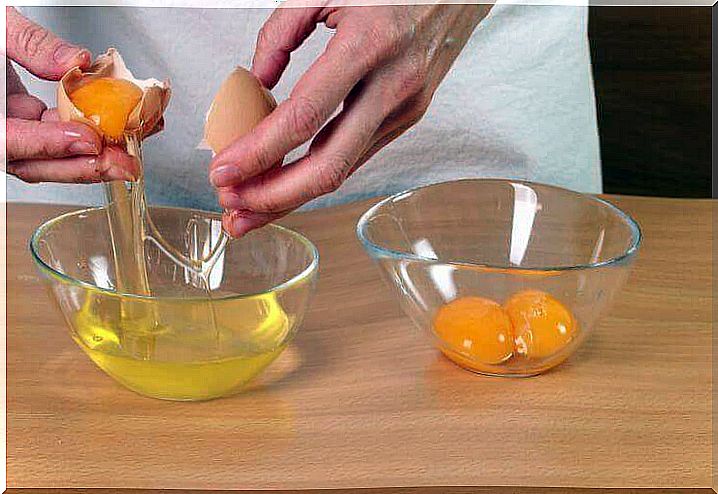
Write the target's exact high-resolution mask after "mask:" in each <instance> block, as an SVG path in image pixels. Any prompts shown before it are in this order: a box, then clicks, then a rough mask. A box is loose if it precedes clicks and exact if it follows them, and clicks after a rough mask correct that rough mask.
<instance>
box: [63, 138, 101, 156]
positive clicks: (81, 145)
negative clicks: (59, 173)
mask: <svg viewBox="0 0 718 494" xmlns="http://www.w3.org/2000/svg"><path fill="white" fill-rule="evenodd" d="M67 150H68V151H69V152H70V153H72V154H98V153H99V150H98V149H97V147H96V146H95V145H94V144H92V143H89V142H85V141H76V142H73V143H72V144H70V147H68V148H67Z"/></svg>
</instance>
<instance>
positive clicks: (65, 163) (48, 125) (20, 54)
mask: <svg viewBox="0 0 718 494" xmlns="http://www.w3.org/2000/svg"><path fill="white" fill-rule="evenodd" d="M6 15H7V26H6V27H7V54H6V69H5V70H6V75H7V79H6V80H7V85H6V93H5V95H6V105H7V115H6V130H7V137H6V146H7V150H6V151H7V172H8V173H10V174H12V175H15V176H16V177H18V178H20V179H21V180H24V181H25V182H31V183H35V182H66V183H93V182H101V181H110V180H135V178H136V177H137V175H138V173H139V164H138V163H137V160H135V159H134V158H132V157H131V156H129V155H127V154H126V153H125V152H123V151H122V150H121V149H119V148H115V147H109V146H108V147H103V143H102V138H101V137H100V136H99V135H98V134H97V133H96V132H95V131H94V130H93V129H92V128H90V127H89V126H87V125H85V124H82V123H78V122H60V121H59V119H58V116H57V111H56V110H54V109H50V110H48V109H47V107H46V106H45V104H44V103H43V102H42V101H40V100H39V99H38V98H36V97H35V96H32V95H30V94H28V92H27V89H25V86H24V85H23V84H22V82H21V81H20V78H19V77H18V75H17V73H16V72H15V70H14V68H13V65H12V63H11V60H12V61H13V62H15V63H17V64H18V65H20V66H22V67H24V68H25V69H27V70H28V71H29V72H31V73H32V74H34V75H36V76H37V77H39V78H41V79H44V80H48V81H57V80H59V79H60V78H61V77H62V76H63V75H64V74H65V72H67V71H68V70H70V69H72V68H73V67H80V69H86V68H88V67H89V66H90V63H91V58H92V55H91V54H90V52H89V51H88V50H86V49H84V48H80V47H78V46H75V45H72V44H70V43H67V42H66V41H64V40H62V39H60V38H58V37H57V36H55V35H54V34H52V33H51V32H49V31H47V30H46V29H44V28H43V27H41V26H39V25H37V24H35V23H34V22H32V21H30V20H28V19H26V18H25V17H23V16H22V15H20V13H19V12H18V11H17V10H15V9H14V8H13V7H7V8H6Z"/></svg>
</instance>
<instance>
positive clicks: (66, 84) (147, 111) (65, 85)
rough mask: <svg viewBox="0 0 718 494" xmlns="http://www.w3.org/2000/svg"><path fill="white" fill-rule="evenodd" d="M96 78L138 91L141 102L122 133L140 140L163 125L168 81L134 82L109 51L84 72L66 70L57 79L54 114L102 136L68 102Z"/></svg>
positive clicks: (168, 87) (113, 52) (144, 80)
mask: <svg viewBox="0 0 718 494" xmlns="http://www.w3.org/2000/svg"><path fill="white" fill-rule="evenodd" d="M100 77H110V78H113V79H124V80H127V81H129V82H131V83H133V84H135V85H136V86H137V87H139V88H140V89H141V90H142V99H140V102H139V103H138V104H137V106H136V107H135V108H134V109H133V110H132V111H131V112H130V114H129V116H128V118H127V123H126V125H125V130H126V131H129V132H139V134H140V137H141V138H142V139H144V138H145V137H147V136H148V135H150V134H153V133H155V132H158V131H159V130H161V129H162V127H163V125H164V119H163V114H164V112H165V110H166V109H167V105H168V104H169V100H170V94H171V91H170V84H169V81H164V82H161V81H159V80H157V79H152V78H151V79H136V78H135V77H134V76H133V75H132V72H130V71H129V69H128V68H127V66H126V65H125V62H124V61H123V60H122V57H121V56H120V54H119V52H118V51H117V50H116V49H114V48H110V49H109V50H107V53H104V54H103V55H100V56H98V57H97V59H96V60H95V61H94V63H93V64H92V65H91V66H90V68H89V69H88V70H87V71H86V72H82V71H81V70H80V69H79V68H77V67H76V68H74V69H71V70H70V71H68V72H67V73H66V74H65V75H64V76H63V77H62V79H61V80H60V83H59V84H58V87H57V111H58V113H59V115H60V119H61V120H63V121H75V122H82V123H84V124H87V125H89V126H91V127H92V128H93V129H95V131H97V133H98V134H100V135H103V134H102V131H101V130H100V128H99V126H98V125H97V123H96V122H94V121H93V120H91V119H89V118H87V117H85V115H84V114H83V113H82V112H81V111H80V110H79V109H78V108H77V107H75V105H74V104H73V103H72V100H71V99H70V95H71V94H72V93H73V91H75V90H76V89H78V88H79V87H81V86H83V85H85V84H87V83H88V82H91V81H92V80H94V79H97V78H100Z"/></svg>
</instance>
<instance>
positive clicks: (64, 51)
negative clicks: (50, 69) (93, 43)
mask: <svg viewBox="0 0 718 494" xmlns="http://www.w3.org/2000/svg"><path fill="white" fill-rule="evenodd" d="M83 51H87V50H80V49H78V48H77V47H76V46H72V45H67V44H61V45H60V46H58V47H57V48H55V53H53V54H52V56H53V58H54V59H55V62H57V63H60V64H66V63H69V62H74V61H75V60H77V61H79V60H80V56H81V55H82V52H83Z"/></svg>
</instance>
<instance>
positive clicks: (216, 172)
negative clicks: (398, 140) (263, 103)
mask: <svg viewBox="0 0 718 494" xmlns="http://www.w3.org/2000/svg"><path fill="white" fill-rule="evenodd" d="M342 33H344V34H342ZM367 52H372V50H370V49H368V48H367V47H366V46H362V43H358V42H357V40H356V39H354V38H353V36H352V34H351V30H349V31H342V32H338V34H337V35H335V36H334V38H332V39H331V41H330V42H329V43H328V44H327V49H326V51H325V52H324V53H323V54H322V55H321V56H320V57H319V58H318V59H317V60H316V61H315V62H314V64H313V65H312V66H311V67H310V68H309V70H308V71H307V72H306V73H305V74H304V75H303V76H302V78H301V79H300V80H299V82H298V83H297V85H296V86H295V88H294V89H293V90H292V94H291V95H290V97H289V98H288V99H287V100H285V101H283V102H282V103H281V104H280V105H279V106H278V107H277V108H276V109H275V110H274V111H273V112H272V113H270V114H269V116H267V118H265V119H264V120H263V121H262V122H260V123H259V125H257V127H255V128H254V129H253V130H252V132H250V133H249V134H246V135H245V136H243V137H241V138H240V139H238V140H237V141H235V142H234V143H233V144H231V145H230V146H228V147H227V148H226V149H225V150H223V151H222V152H220V153H219V154H218V155H217V156H215V157H214V159H213V160H212V163H211V164H210V180H211V182H212V184H213V185H214V186H215V187H227V186H231V185H237V184H240V183H241V182H243V181H245V180H247V179H248V178H250V177H253V176H256V175H258V174H260V173H262V172H264V171H266V170H267V169H269V168H270V167H271V166H272V165H273V164H274V163H277V162H280V161H282V159H283V158H284V156H285V155H286V154H287V153H288V152H289V151H291V150H292V149H294V148H296V147H298V146H300V145H301V144H303V143H304V142H306V141H308V140H309V139H310V138H311V137H312V136H313V135H314V134H315V133H316V132H317V131H318V130H319V129H320V128H321V127H322V125H324V123H325V122H326V121H327V119H328V118H329V117H330V116H331V114H332V113H334V111H335V110H336V109H337V107H338V106H339V104H340V103H341V102H342V101H343V100H344V99H345V98H346V97H347V95H348V94H349V92H350V91H351V90H352V88H353V87H354V86H355V85H356V84H357V83H358V82H359V81H360V80H361V79H362V77H364V76H365V75H366V74H367V72H368V71H369V70H371V68H372V67H373V64H374V63H375V61H376V58H377V57H378V55H377V53H376V52H374V53H371V54H368V53H367ZM349 60H351V63H349V62H348V61H349Z"/></svg>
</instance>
